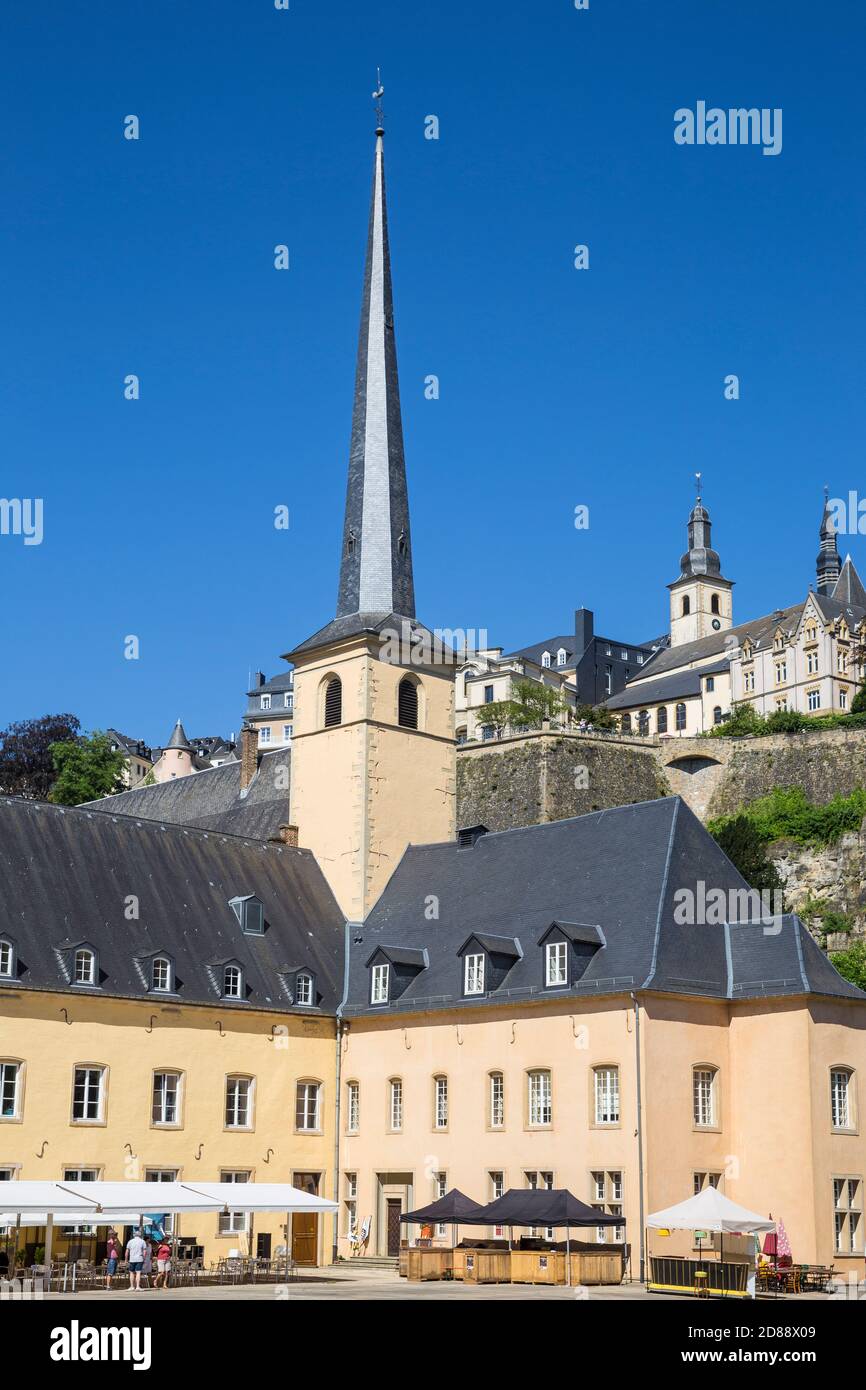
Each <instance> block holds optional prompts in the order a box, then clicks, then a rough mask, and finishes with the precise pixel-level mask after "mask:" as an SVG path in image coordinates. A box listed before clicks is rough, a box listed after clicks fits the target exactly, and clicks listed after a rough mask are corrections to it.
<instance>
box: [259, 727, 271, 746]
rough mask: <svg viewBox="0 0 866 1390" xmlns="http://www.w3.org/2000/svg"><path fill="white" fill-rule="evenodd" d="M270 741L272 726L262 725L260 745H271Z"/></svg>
mask: <svg viewBox="0 0 866 1390" xmlns="http://www.w3.org/2000/svg"><path fill="white" fill-rule="evenodd" d="M270 741H271V726H270V724H262V725H261V727H260V729H259V743H260V744H261V743H270Z"/></svg>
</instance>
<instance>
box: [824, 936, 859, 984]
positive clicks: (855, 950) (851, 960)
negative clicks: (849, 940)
mask: <svg viewBox="0 0 866 1390" xmlns="http://www.w3.org/2000/svg"><path fill="white" fill-rule="evenodd" d="M830 959H831V961H832V962H833V964H834V965H835V967H836V969H837V970H838V971H839V974H840V975H844V977H845V979H846V980H850V981H851V984H852V985H856V986H857V988H858V989H864V990H866V941H855V942H854V944H853V945H852V946H849V947H848V949H847V951H832V952H831V953H830Z"/></svg>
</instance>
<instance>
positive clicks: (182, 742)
mask: <svg viewBox="0 0 866 1390" xmlns="http://www.w3.org/2000/svg"><path fill="white" fill-rule="evenodd" d="M165 746H166V748H186V749H187V750H188V751H189V752H190V753H191V752H192V751H193V750H192V744H191V743H190V741H189V739H188V738H187V736H186V732H185V730H184V727H183V725H182V724H181V722H180V720H179V719H178V721H177V723H176V724H175V726H174V729H173V730H172V734H171V738H170V739H169V741H168V743H167V744H166V745H165Z"/></svg>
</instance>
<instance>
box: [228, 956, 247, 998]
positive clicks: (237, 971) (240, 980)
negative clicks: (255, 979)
mask: <svg viewBox="0 0 866 1390" xmlns="http://www.w3.org/2000/svg"><path fill="white" fill-rule="evenodd" d="M229 986H231V988H229ZM243 997H244V972H243V970H242V969H241V967H240V966H239V965H235V964H233V963H232V964H230V965H225V966H223V999H243Z"/></svg>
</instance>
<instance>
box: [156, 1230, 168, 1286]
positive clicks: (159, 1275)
mask: <svg viewBox="0 0 866 1390" xmlns="http://www.w3.org/2000/svg"><path fill="white" fill-rule="evenodd" d="M170 1271H171V1246H170V1245H169V1243H168V1238H167V1237H166V1236H163V1238H162V1240H161V1241H160V1242H159V1246H158V1248H157V1252H156V1283H155V1284H154V1288H157V1289H167V1288H168V1276H169V1273H170ZM160 1281H162V1282H160Z"/></svg>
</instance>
